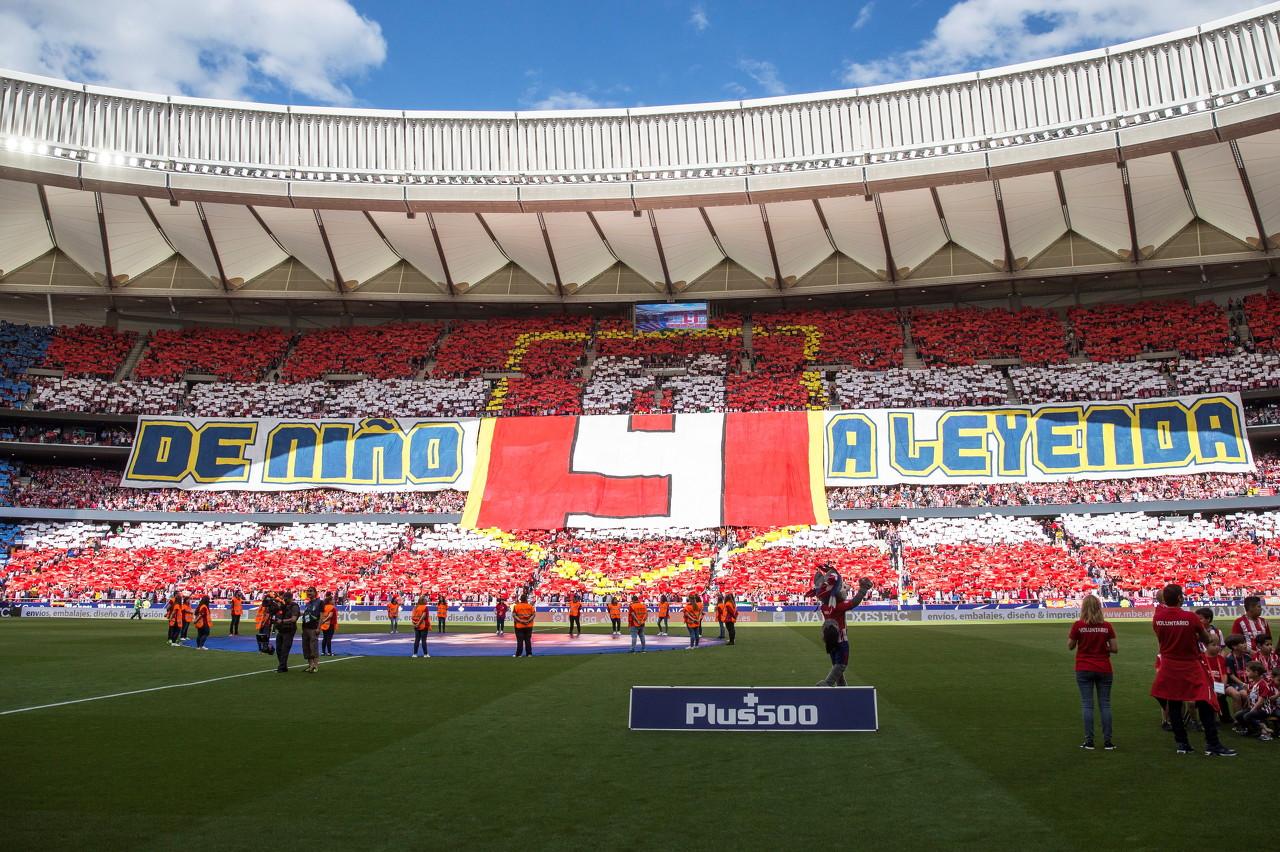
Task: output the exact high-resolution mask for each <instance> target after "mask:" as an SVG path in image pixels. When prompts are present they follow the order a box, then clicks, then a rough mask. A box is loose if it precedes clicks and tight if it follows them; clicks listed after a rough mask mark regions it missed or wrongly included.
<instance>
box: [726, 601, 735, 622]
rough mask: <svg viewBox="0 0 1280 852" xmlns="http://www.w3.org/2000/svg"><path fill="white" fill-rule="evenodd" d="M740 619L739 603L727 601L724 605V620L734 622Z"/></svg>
mask: <svg viewBox="0 0 1280 852" xmlns="http://www.w3.org/2000/svg"><path fill="white" fill-rule="evenodd" d="M737 620H738V605H737V604H736V603H734V602H733V601H726V602H725V605H724V622H725V624H733V623H735V622H737Z"/></svg>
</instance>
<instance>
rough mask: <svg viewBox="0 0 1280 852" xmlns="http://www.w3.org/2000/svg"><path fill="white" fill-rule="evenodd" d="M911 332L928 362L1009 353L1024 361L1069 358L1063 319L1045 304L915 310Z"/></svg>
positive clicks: (961, 362)
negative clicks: (1008, 308) (1040, 306)
mask: <svg viewBox="0 0 1280 852" xmlns="http://www.w3.org/2000/svg"><path fill="white" fill-rule="evenodd" d="M911 337H912V339H913V340H914V341H915V344H916V349H917V350H918V351H919V353H920V358H921V360H923V361H924V362H925V364H928V365H929V366H952V367H964V366H970V365H973V364H976V363H977V362H978V361H980V360H991V359H1006V358H1018V359H1021V360H1022V362H1023V363H1025V364H1058V363H1062V362H1064V361H1066V360H1067V348H1066V343H1065V329H1064V328H1063V325H1062V319H1061V317H1059V316H1058V315H1057V314H1056V313H1054V312H1052V311H1050V310H1047V309H1045V308H1023V309H1021V310H1018V311H1010V310H1007V309H1005V308H989V309H984V308H950V309H946V310H933V311H927V310H918V311H912V313H911Z"/></svg>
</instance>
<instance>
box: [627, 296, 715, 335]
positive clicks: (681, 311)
mask: <svg viewBox="0 0 1280 852" xmlns="http://www.w3.org/2000/svg"><path fill="white" fill-rule="evenodd" d="M635 326H636V331H693V330H696V329H703V328H706V327H707V303H706V302H650V303H647V304H639V305H636V311H635Z"/></svg>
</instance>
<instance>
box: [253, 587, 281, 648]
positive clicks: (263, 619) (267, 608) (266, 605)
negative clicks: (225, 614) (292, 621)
mask: <svg viewBox="0 0 1280 852" xmlns="http://www.w3.org/2000/svg"><path fill="white" fill-rule="evenodd" d="M279 611H280V601H279V600H278V599H277V598H276V596H275V593H274V592H267V593H266V594H264V595H263V596H262V603H260V604H258V612H257V613H256V614H255V615H254V617H253V623H254V626H255V627H256V628H257V631H258V633H257V637H258V650H259V651H260V652H261V653H263V654H270V653H272V649H271V624H272V619H273V618H275V616H276V613H278V612H279Z"/></svg>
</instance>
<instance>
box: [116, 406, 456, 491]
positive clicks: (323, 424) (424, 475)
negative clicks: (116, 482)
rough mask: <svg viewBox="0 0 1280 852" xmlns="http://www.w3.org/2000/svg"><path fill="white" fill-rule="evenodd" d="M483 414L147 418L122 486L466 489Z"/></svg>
mask: <svg viewBox="0 0 1280 852" xmlns="http://www.w3.org/2000/svg"><path fill="white" fill-rule="evenodd" d="M479 428H480V421H479V420H477V419H462V420H424V419H414V418H407V417H398V418H387V417H370V418H366V419H364V420H350V419H333V420H286V419H281V418H278V417H261V418H212V417H142V418H139V420H138V434H137V436H136V437H135V438H134V443H133V451H132V453H131V454H130V456H129V464H128V467H126V468H125V473H124V479H123V480H122V481H121V484H122V485H125V486H128V487H130V488H185V489H191V490H200V489H204V490H211V491H296V490H300V489H305V488H340V489H343V490H345V491H441V490H443V489H446V488H453V489H458V490H461V491H466V490H467V489H468V488H470V487H471V477H472V475H473V473H474V471H475V461H476V434H477V432H478V431H479Z"/></svg>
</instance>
